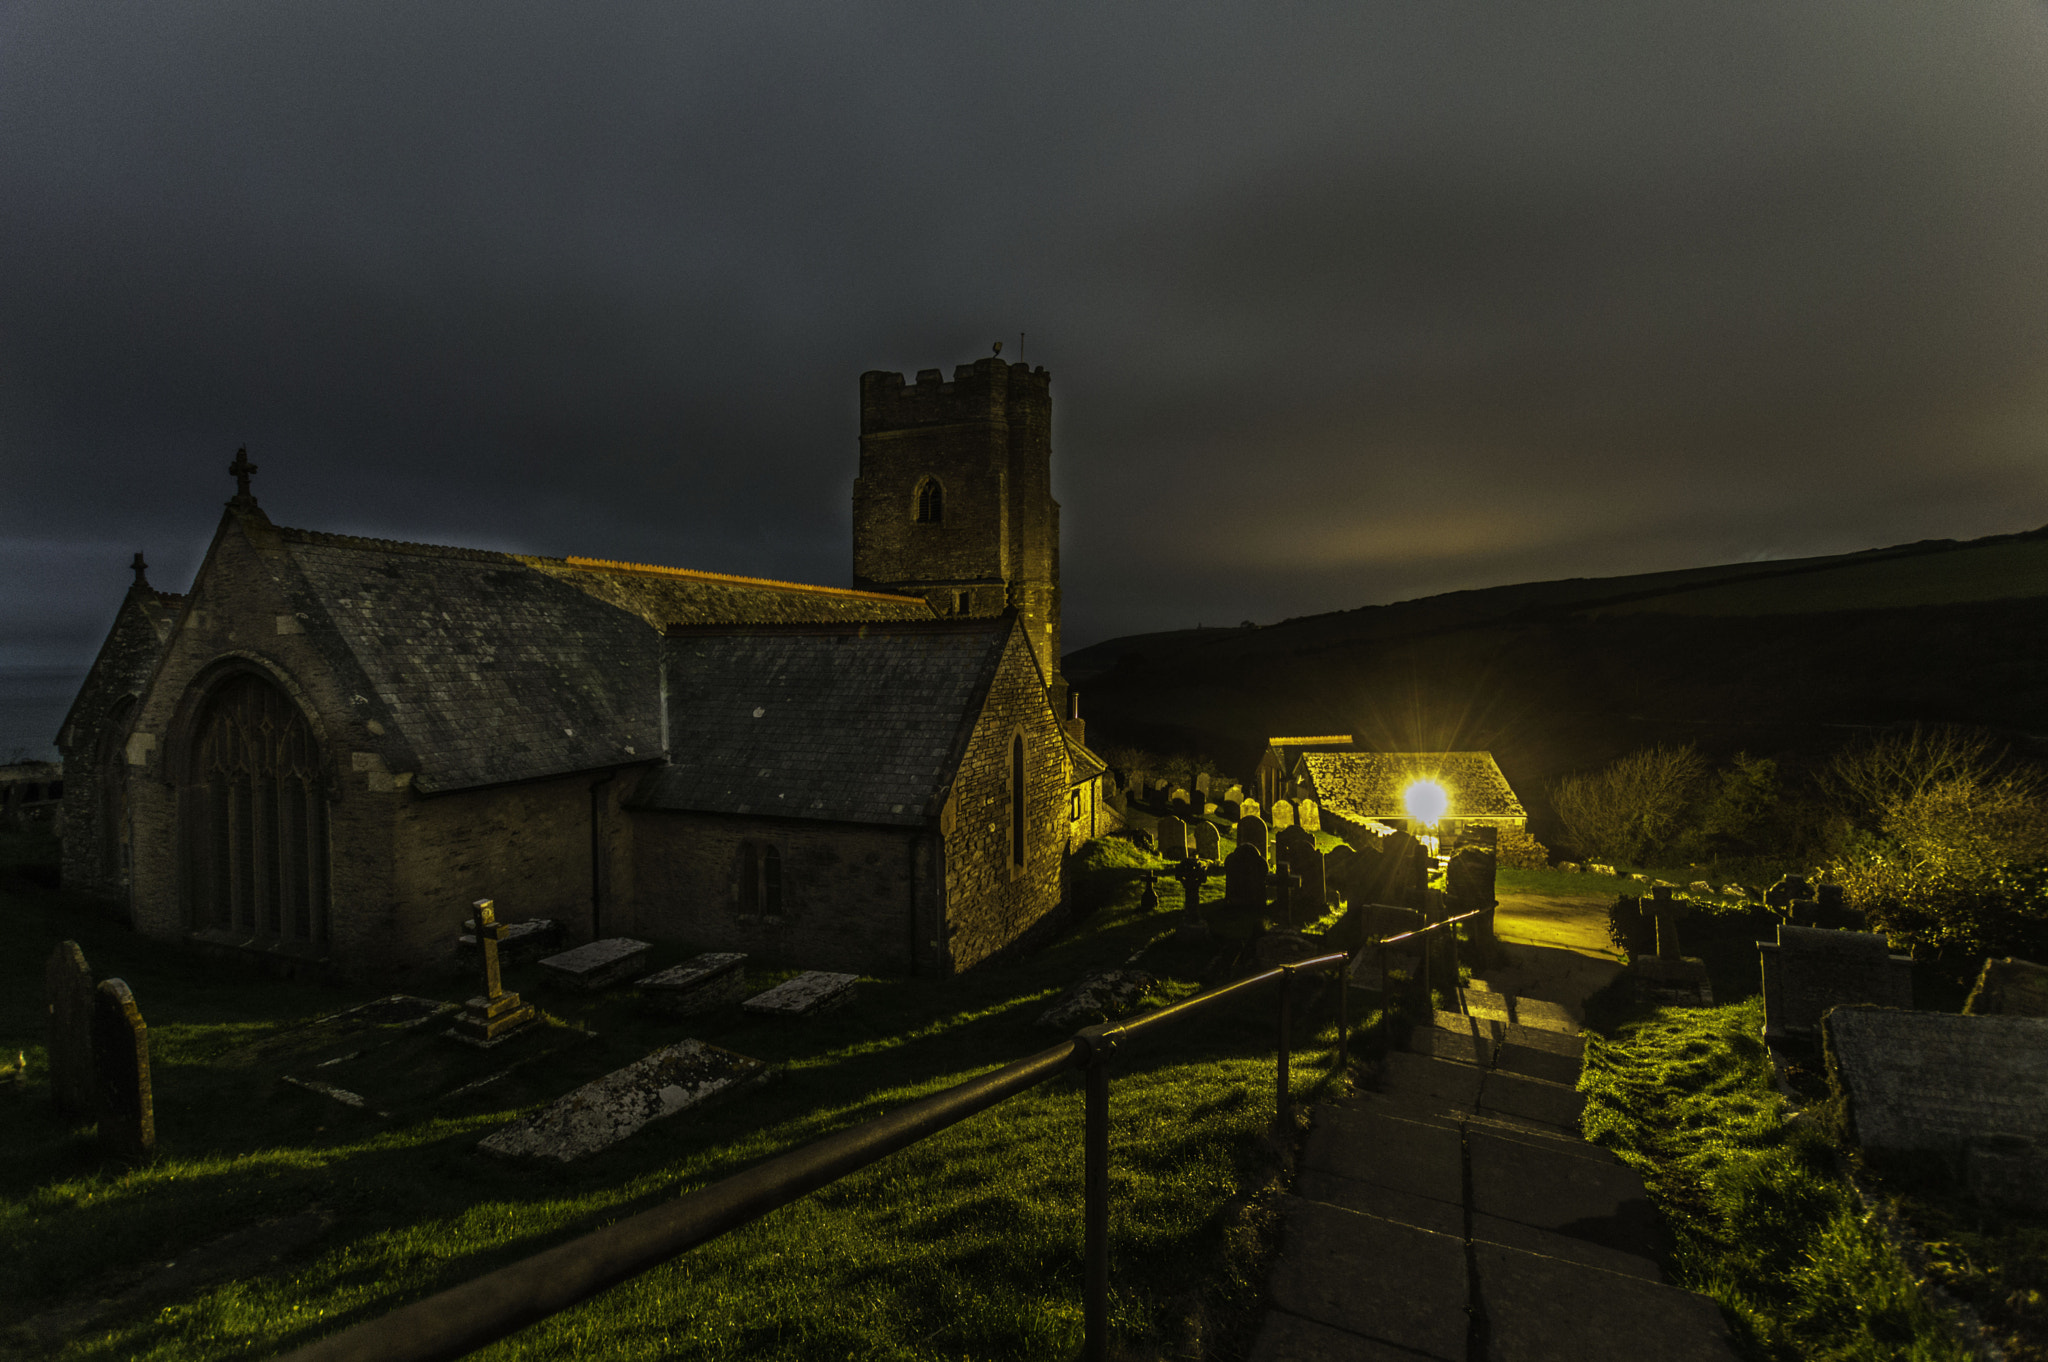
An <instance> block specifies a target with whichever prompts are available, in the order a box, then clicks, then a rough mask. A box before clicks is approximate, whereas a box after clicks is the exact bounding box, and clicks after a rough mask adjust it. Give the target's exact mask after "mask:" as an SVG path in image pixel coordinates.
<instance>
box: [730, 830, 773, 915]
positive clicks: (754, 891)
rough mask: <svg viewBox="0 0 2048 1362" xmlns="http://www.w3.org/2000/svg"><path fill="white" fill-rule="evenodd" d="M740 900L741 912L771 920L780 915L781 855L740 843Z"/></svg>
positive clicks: (767, 847) (771, 849) (766, 847)
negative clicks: (764, 915) (755, 914)
mask: <svg viewBox="0 0 2048 1362" xmlns="http://www.w3.org/2000/svg"><path fill="white" fill-rule="evenodd" d="M739 901H740V911H741V912H742V913H763V914H766V915H768V916H770V917H774V916H776V915H778V914H780V913H781V912H782V852H781V851H780V850H778V849H777V848H775V847H771V846H756V845H755V844H754V843H752V842H741V843H740V859H739Z"/></svg>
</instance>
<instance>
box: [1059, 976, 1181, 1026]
mask: <svg viewBox="0 0 2048 1362" xmlns="http://www.w3.org/2000/svg"><path fill="white" fill-rule="evenodd" d="M1158 982H1159V981H1158V980H1157V979H1154V978H1153V977H1152V976H1151V975H1149V974H1147V973H1145V971H1143V970H1141V969H1113V970H1105V971H1103V972H1102V973H1100V974H1091V975H1089V976H1088V977H1087V978H1085V979H1083V980H1081V982H1080V983H1078V984H1075V985H1074V986H1073V987H1072V988H1070V989H1068V990H1067V991H1066V992H1065V993H1063V994H1061V995H1060V996H1059V999H1058V1000H1057V1001H1056V1002H1054V1003H1053V1005H1052V1006H1051V1007H1049V1008H1047V1009H1046V1010H1045V1011H1043V1012H1041V1013H1039V1015H1038V1022H1037V1024H1038V1025H1039V1026H1044V1027H1049V1028H1051V1029H1052V1030H1055V1031H1074V1030H1078V1029H1079V1028H1081V1027H1083V1026H1098V1025H1100V1024H1101V1023H1103V1022H1110V1021H1115V1020H1116V1019H1117V1018H1118V1017H1121V1016H1123V1015H1124V1014H1125V1013H1126V1012H1129V1011H1130V1010H1131V1009H1132V1008H1134V1007H1136V1006H1137V1005H1138V1004H1139V1003H1141V1002H1143V1001H1144V999H1145V995H1146V994H1147V993H1149V992H1151V991H1152V986H1153V985H1154V984H1156V983H1158Z"/></svg>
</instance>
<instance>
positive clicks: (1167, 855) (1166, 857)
mask: <svg viewBox="0 0 2048 1362" xmlns="http://www.w3.org/2000/svg"><path fill="white" fill-rule="evenodd" d="M1187 854H1188V825H1187V824H1186V823H1183V822H1182V821H1181V820H1180V819H1178V818H1175V817H1173V816H1172V815H1171V814H1169V815H1167V816H1166V817H1164V818H1162V819H1160V820H1159V858H1160V859H1161V860H1163V861H1177V860H1179V859H1180V858H1181V857H1183V856H1185V855H1187Z"/></svg>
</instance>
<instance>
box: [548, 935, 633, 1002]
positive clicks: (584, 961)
mask: <svg viewBox="0 0 2048 1362" xmlns="http://www.w3.org/2000/svg"><path fill="white" fill-rule="evenodd" d="M653 949H654V947H652V946H650V945H648V944H647V943H646V942H645V941H635V940H634V939H633V938H632V937H630V936H607V937H603V938H601V939H599V940H597V941H593V942H591V943H590V944H589V945H587V946H578V947H577V948H576V949H575V950H573V951H563V952H562V953H561V954H560V955H551V956H549V957H548V958H547V959H545V960H543V961H541V962H540V967H541V968H542V969H544V970H546V971H547V972H548V978H549V979H550V980H551V981H553V982H555V983H558V984H566V985H568V986H569V987H570V988H580V989H583V990H584V991H586V992H590V993H595V992H596V991H597V990H599V989H601V988H609V987H611V986H612V985H613V984H616V983H618V982H619V981H620V980H621V979H630V978H631V977H633V976H634V975H635V974H637V973H639V972H640V971H641V970H642V969H644V968H646V965H645V963H644V962H645V961H646V959H647V953H648V952H649V951H651V950H653Z"/></svg>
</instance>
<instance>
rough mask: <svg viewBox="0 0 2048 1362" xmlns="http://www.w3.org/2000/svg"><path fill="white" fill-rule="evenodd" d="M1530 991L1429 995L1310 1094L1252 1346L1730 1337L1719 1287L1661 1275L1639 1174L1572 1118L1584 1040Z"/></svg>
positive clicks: (1459, 1350)
mask: <svg viewBox="0 0 2048 1362" xmlns="http://www.w3.org/2000/svg"><path fill="white" fill-rule="evenodd" d="M1473 992H1474V993H1480V996H1482V997H1485V995H1484V994H1483V993H1481V991H1479V990H1474V991H1473ZM1539 1001H1540V1000H1536V999H1521V998H1510V997H1508V996H1507V995H1502V994H1494V995H1491V998H1490V1000H1489V1002H1488V1005H1487V1006H1486V1008H1485V1010H1477V1009H1475V1010H1474V1011H1472V1012H1470V1013H1439V1014H1437V1016H1436V1018H1435V1019H1434V1024H1433V1025H1430V1026H1426V1027H1421V1028H1418V1029H1417V1030H1416V1031H1415V1032H1414V1034H1413V1036H1412V1037H1411V1040H1410V1049H1409V1050H1408V1051H1406V1052H1399V1051H1397V1052H1395V1053H1393V1054H1390V1055H1388V1056H1387V1057H1386V1065H1385V1067H1384V1069H1383V1070H1382V1071H1381V1073H1380V1075H1379V1081H1378V1084H1377V1086H1376V1088H1375V1089H1374V1090H1372V1091H1361V1092H1358V1093H1355V1094H1353V1095H1351V1096H1349V1097H1345V1098H1341V1099H1338V1100H1336V1101H1332V1102H1328V1103H1325V1104H1323V1105H1321V1106H1318V1107H1317V1108H1316V1111H1315V1117H1314V1124H1313V1126H1312V1127H1311V1129H1310V1131H1309V1135H1308V1140H1307V1143H1306V1145H1305V1146H1304V1148H1303V1153H1302V1162H1301V1167H1300V1169H1299V1172H1298V1175H1297V1177H1296V1181H1295V1187H1294V1192H1293V1194H1292V1195H1291V1196H1287V1197H1284V1198H1282V1199H1281V1202H1280V1205H1279V1210H1280V1214H1281V1217H1282V1234H1281V1246H1280V1254H1279V1257H1278V1259H1277V1260H1276V1262H1275V1264H1274V1267H1273V1271H1272V1274H1271V1276H1270V1278H1269V1284H1268V1296H1269V1302H1270V1309H1269V1310H1268V1312H1267V1315H1266V1318H1265V1320H1264V1321H1263V1322H1262V1324H1261V1326H1260V1331H1259V1334H1258V1337H1257V1339H1256V1341H1255V1343H1254V1346H1253V1349H1252V1354H1251V1356H1252V1359H1253V1362H1391V1360H1392V1359H1410V1360H1411V1362H1412V1360H1413V1359H1422V1358H1434V1359H1437V1360H1438V1362H1551V1360H1552V1359H1556V1360H1557V1362H1565V1359H1570V1360H1571V1362H1602V1360H1603V1359H1616V1362H1621V1360H1622V1359H1626V1360H1627V1362H1640V1359H1644V1358H1656V1359H1671V1362H1730V1359H1733V1358H1734V1357H1735V1356H1736V1354H1735V1351H1734V1348H1733V1345H1732V1343H1731V1342H1730V1340H1729V1337H1728V1333H1727V1329H1726V1326H1725V1325H1724V1324H1723V1322H1722V1319H1721V1313H1720V1309H1719V1307H1718V1306H1716V1305H1715V1304H1714V1302H1713V1301H1711V1300H1709V1299H1708V1298H1707V1297H1704V1296H1699V1295H1695V1294H1694V1293H1692V1292H1689V1291H1684V1290H1680V1289H1679V1288H1677V1287H1674V1286H1671V1285H1669V1284H1667V1283H1666V1282H1665V1281H1664V1278H1663V1272H1662V1269H1661V1268H1660V1267H1659V1263H1660V1261H1661V1259H1662V1256H1663V1254H1664V1252H1665V1249H1666V1245H1665V1243H1664V1241H1663V1238H1662V1228H1661V1226H1660V1224H1659V1222H1658V1219H1657V1217H1656V1214H1655V1211H1654V1209H1653V1208H1652V1206H1651V1204H1650V1201H1649V1196H1648V1194H1647V1192H1646V1191H1645V1190H1644V1188H1643V1184H1642V1180H1641V1179H1640V1178H1639V1177H1638V1176H1637V1175H1636V1173H1635V1171H1634V1170H1633V1169H1631V1168H1629V1167H1628V1166H1627V1165H1626V1164H1624V1163H1622V1162H1621V1161H1620V1160H1619V1159H1617V1158H1615V1157H1614V1155H1612V1154H1611V1153H1609V1152H1608V1151H1606V1150H1604V1149H1600V1148H1598V1147H1596V1146H1594V1145H1589V1144H1587V1143H1586V1142H1585V1141H1584V1140H1582V1139H1581V1138H1579V1117H1580V1113H1581V1111H1582V1109H1583V1099H1582V1098H1581V1097H1580V1095H1579V1093H1578V1091H1577V1088H1576V1082H1577V1078H1578V1070H1579V1064H1580V1060H1581V1056H1582V1054H1583V1051H1584V1042H1583V1041H1582V1040H1581V1039H1580V1038H1579V1036H1578V1034H1577V1027H1576V1026H1570V1027H1569V1029H1567V1028H1566V1026H1564V1025H1559V1024H1558V1022H1559V1019H1560V1018H1563V1020H1564V1021H1565V1022H1567V1023H1569V1016H1568V1014H1566V1013H1565V1011H1564V1009H1562V1008H1559V1007H1557V1006H1556V1005H1555V1004H1544V1005H1543V1006H1540V1007H1539V1006H1532V1004H1534V1003H1537V1002H1539Z"/></svg>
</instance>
